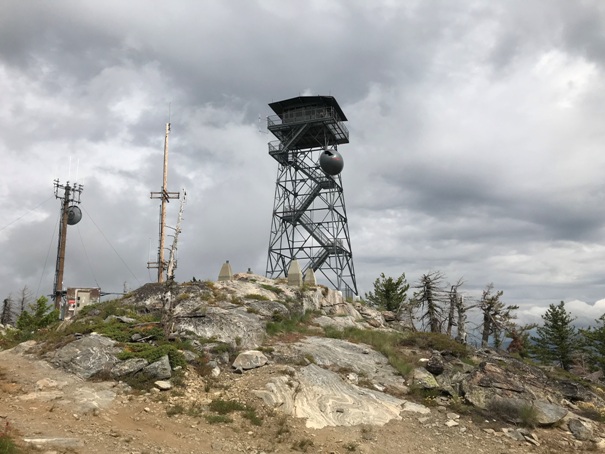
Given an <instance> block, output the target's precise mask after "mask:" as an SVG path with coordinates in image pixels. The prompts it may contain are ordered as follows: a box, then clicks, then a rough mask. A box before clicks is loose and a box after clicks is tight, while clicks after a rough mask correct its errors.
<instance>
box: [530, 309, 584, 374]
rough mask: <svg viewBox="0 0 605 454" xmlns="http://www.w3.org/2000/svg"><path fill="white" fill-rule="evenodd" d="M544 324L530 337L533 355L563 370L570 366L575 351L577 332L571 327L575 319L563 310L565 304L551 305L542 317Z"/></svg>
mask: <svg viewBox="0 0 605 454" xmlns="http://www.w3.org/2000/svg"><path fill="white" fill-rule="evenodd" d="M542 320H544V324H543V325H542V326H539V327H538V328H537V330H536V332H537V336H535V337H534V336H532V337H531V340H532V341H533V343H534V345H533V346H532V348H531V350H532V353H533V355H534V356H535V357H536V358H538V359H540V360H541V361H544V362H551V361H554V362H555V363H557V364H558V365H559V366H560V367H562V368H563V369H565V370H569V368H570V367H571V365H572V356H573V354H574V352H575V351H576V342H577V332H576V328H575V327H574V326H573V325H572V323H573V321H574V320H575V318H573V317H572V316H571V314H570V313H569V312H567V310H566V309H565V303H564V302H563V301H561V302H560V303H559V304H558V305H554V304H551V305H550V306H548V309H547V311H546V313H544V315H542Z"/></svg>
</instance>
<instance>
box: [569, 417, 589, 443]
mask: <svg viewBox="0 0 605 454" xmlns="http://www.w3.org/2000/svg"><path fill="white" fill-rule="evenodd" d="M567 427H568V428H569V431H570V432H571V433H572V434H573V436H574V437H575V438H576V440H580V441H586V440H590V439H591V438H592V435H593V432H592V427H590V426H589V425H588V423H585V422H582V421H580V420H579V419H575V418H574V419H570V420H569V422H568V423H567Z"/></svg>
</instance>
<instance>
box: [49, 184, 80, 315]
mask: <svg viewBox="0 0 605 454" xmlns="http://www.w3.org/2000/svg"><path fill="white" fill-rule="evenodd" d="M54 186H55V198H57V199H60V200H61V222H60V224H59V245H58V247H57V263H56V267H55V281H54V284H53V298H54V300H55V309H57V310H59V311H61V312H63V311H62V309H63V307H62V306H63V305H62V301H63V296H65V291H64V290H63V271H64V269H65V249H66V245H67V226H68V225H76V224H77V223H78V222H80V220H81V219H82V211H81V210H80V208H79V207H78V205H79V204H80V195H81V194H82V191H83V190H84V186H82V185H81V184H78V183H74V184H73V185H70V184H69V181H68V182H66V183H65V184H60V183H59V180H58V179H57V180H54Z"/></svg>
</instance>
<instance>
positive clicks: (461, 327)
mask: <svg viewBox="0 0 605 454" xmlns="http://www.w3.org/2000/svg"><path fill="white" fill-rule="evenodd" d="M466 310H467V308H466V307H465V306H464V298H463V297H462V296H459V295H457V296H456V311H457V312H458V323H457V325H458V333H457V334H456V341H458V342H460V343H461V344H465V345H466Z"/></svg>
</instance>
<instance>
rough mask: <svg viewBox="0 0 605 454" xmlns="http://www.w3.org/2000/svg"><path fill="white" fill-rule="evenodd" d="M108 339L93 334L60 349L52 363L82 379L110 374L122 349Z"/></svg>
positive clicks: (52, 357)
mask: <svg viewBox="0 0 605 454" xmlns="http://www.w3.org/2000/svg"><path fill="white" fill-rule="evenodd" d="M115 344H116V342H115V341H114V340H112V339H109V338H108V337H105V336H101V335H99V334H96V333H92V334H90V335H88V336H85V337H82V338H81V339H78V340H75V341H73V342H71V343H69V344H67V345H65V346H64V347H62V348H60V349H58V350H57V351H56V352H54V354H53V355H52V356H51V358H50V362H51V363H52V364H54V365H55V366H58V367H61V368H63V369H65V370H67V371H69V372H72V373H74V374H76V375H78V376H80V377H82V378H90V377H92V376H93V375H95V374H98V373H99V372H109V371H110V370H111V369H112V368H113V366H114V365H115V364H116V363H117V362H118V358H116V356H115V355H117V354H118V353H119V352H120V351H121V349H120V348H118V347H116V346H115Z"/></svg>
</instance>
